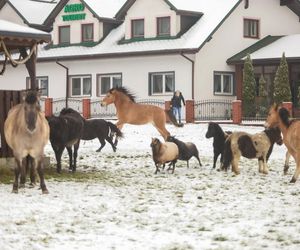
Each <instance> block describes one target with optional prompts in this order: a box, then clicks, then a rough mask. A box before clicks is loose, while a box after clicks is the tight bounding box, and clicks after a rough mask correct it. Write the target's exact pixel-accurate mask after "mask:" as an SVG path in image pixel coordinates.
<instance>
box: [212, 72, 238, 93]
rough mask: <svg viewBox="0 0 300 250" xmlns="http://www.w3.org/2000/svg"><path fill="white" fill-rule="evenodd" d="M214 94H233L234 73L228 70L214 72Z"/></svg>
mask: <svg viewBox="0 0 300 250" xmlns="http://www.w3.org/2000/svg"><path fill="white" fill-rule="evenodd" d="M214 94H215V95H233V94H234V74H233V73H230V72H214Z"/></svg>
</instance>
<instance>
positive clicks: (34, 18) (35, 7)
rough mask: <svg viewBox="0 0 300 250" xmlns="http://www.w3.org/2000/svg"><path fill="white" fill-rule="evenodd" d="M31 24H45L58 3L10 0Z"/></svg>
mask: <svg viewBox="0 0 300 250" xmlns="http://www.w3.org/2000/svg"><path fill="white" fill-rule="evenodd" d="M8 1H9V2H10V3H11V4H12V5H13V6H14V7H15V8H16V9H17V10H18V11H19V12H20V14H21V15H22V16H23V17H24V18H25V19H26V21H28V22H29V23H30V24H43V23H44V21H45V20H46V18H47V17H48V16H49V14H50V13H51V11H52V10H53V9H54V8H55V6H56V5H57V3H58V2H59V0H57V1H51V2H50V1H49V2H46V1H43V2H41V1H31V0H8Z"/></svg>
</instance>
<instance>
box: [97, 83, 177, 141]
mask: <svg viewBox="0 0 300 250" xmlns="http://www.w3.org/2000/svg"><path fill="white" fill-rule="evenodd" d="M111 103H114V104H115V106H116V110H117V117H118V122H117V123H116V125H117V127H118V128H119V129H122V127H123V125H124V124H125V123H128V124H133V125H142V124H146V123H152V124H153V125H154V127H155V128H156V129H157V130H158V132H159V133H160V134H161V135H162V137H163V138H164V139H165V140H166V139H167V137H168V136H169V135H170V133H169V131H168V130H167V129H166V127H165V124H166V116H169V118H170V120H171V121H172V123H173V124H174V125H175V126H179V124H178V123H177V121H176V119H175V120H174V119H173V117H172V116H171V115H169V114H168V113H167V111H165V110H163V109H162V108H160V107H158V106H155V105H149V104H139V103H136V102H135V96H134V95H132V94H131V93H130V92H129V91H128V90H127V89H126V88H124V87H116V88H112V89H110V90H109V91H108V93H107V94H106V96H105V97H104V99H103V100H102V102H101V105H102V106H106V105H109V104H111Z"/></svg>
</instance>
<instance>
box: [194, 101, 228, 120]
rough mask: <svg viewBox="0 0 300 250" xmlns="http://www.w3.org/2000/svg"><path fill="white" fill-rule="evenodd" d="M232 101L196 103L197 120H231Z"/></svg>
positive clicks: (195, 113)
mask: <svg viewBox="0 0 300 250" xmlns="http://www.w3.org/2000/svg"><path fill="white" fill-rule="evenodd" d="M231 114H232V101H231V100H218V99H216V100H201V101H195V103H194V115H195V120H199V121H201V120H202V121H205V120H231V119H232V115H231Z"/></svg>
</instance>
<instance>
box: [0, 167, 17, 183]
mask: <svg viewBox="0 0 300 250" xmlns="http://www.w3.org/2000/svg"><path fill="white" fill-rule="evenodd" d="M13 180H14V172H13V170H11V169H10V168H8V167H0V183H3V184H9V183H11V182H12V181H13Z"/></svg>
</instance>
